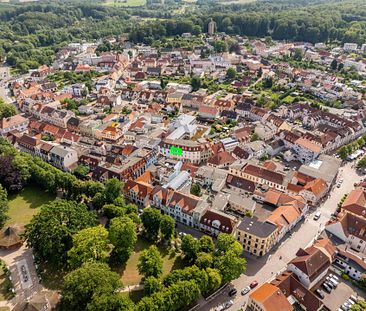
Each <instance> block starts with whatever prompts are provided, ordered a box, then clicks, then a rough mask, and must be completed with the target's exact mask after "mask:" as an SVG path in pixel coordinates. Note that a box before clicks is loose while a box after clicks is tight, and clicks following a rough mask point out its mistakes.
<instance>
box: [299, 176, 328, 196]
mask: <svg viewBox="0 0 366 311" xmlns="http://www.w3.org/2000/svg"><path fill="white" fill-rule="evenodd" d="M304 189H305V190H308V191H310V192H312V193H314V194H315V196H316V197H318V198H319V197H321V196H322V195H323V194H324V193H325V192H326V191H327V189H328V186H327V183H326V182H325V180H324V179H321V178H317V179H314V180H313V181H310V182H308V183H307V184H306V185H305V186H304Z"/></svg>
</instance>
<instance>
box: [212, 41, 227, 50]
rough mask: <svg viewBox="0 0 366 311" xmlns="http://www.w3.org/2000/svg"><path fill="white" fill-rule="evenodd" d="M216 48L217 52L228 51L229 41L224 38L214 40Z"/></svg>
mask: <svg viewBox="0 0 366 311" xmlns="http://www.w3.org/2000/svg"><path fill="white" fill-rule="evenodd" d="M214 49H215V52H216V53H223V52H227V50H228V46H227V43H226V42H225V41H223V40H217V41H215V42H214Z"/></svg>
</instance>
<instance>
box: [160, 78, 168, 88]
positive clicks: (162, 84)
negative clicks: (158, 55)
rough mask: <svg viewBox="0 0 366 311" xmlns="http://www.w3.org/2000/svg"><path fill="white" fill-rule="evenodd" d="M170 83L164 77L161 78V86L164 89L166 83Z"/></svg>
mask: <svg viewBox="0 0 366 311" xmlns="http://www.w3.org/2000/svg"><path fill="white" fill-rule="evenodd" d="M167 84H168V82H167V81H166V80H165V79H164V78H161V79H160V87H161V88H162V89H163V90H164V89H165V87H166V85H167Z"/></svg>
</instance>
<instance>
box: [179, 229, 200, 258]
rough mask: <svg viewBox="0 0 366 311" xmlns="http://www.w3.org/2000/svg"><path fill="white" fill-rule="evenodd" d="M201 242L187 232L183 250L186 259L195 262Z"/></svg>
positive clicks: (183, 241)
mask: <svg viewBox="0 0 366 311" xmlns="http://www.w3.org/2000/svg"><path fill="white" fill-rule="evenodd" d="M199 247H200V245H199V242H198V240H197V239H195V238H194V237H193V236H191V235H190V234H187V235H185V236H184V237H183V239H182V251H183V253H184V255H185V257H184V258H185V259H187V260H188V261H190V262H193V261H195V260H196V258H197V254H198V251H199Z"/></svg>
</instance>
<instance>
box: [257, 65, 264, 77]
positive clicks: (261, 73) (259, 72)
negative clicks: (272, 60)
mask: <svg viewBox="0 0 366 311" xmlns="http://www.w3.org/2000/svg"><path fill="white" fill-rule="evenodd" d="M262 75H263V69H262V67H259V69H258V72H257V77H258V78H261V77H262Z"/></svg>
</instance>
